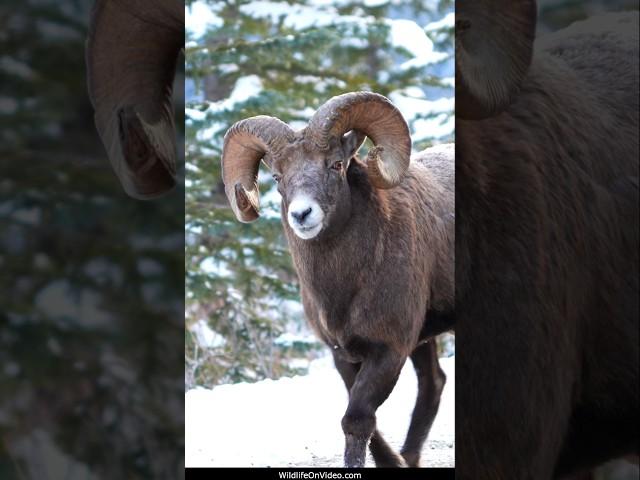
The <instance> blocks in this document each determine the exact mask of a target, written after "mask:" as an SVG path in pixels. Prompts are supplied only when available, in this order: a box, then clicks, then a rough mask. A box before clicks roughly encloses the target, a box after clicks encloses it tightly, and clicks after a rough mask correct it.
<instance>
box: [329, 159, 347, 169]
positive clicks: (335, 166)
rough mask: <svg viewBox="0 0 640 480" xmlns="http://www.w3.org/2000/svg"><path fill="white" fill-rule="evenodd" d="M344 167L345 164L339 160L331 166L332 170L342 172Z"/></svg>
mask: <svg viewBox="0 0 640 480" xmlns="http://www.w3.org/2000/svg"><path fill="white" fill-rule="evenodd" d="M343 165H344V163H343V162H342V161H340V160H338V161H337V162H335V163H334V164H333V165H331V168H333V169H334V170H342V167H343Z"/></svg>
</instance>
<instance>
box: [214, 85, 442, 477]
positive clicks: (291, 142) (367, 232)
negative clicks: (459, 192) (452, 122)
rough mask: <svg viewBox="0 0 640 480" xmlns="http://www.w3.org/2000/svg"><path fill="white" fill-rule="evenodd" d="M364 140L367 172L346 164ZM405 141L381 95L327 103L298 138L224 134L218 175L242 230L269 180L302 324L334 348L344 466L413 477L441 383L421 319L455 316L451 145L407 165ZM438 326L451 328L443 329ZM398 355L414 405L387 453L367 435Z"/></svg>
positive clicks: (268, 125)
mask: <svg viewBox="0 0 640 480" xmlns="http://www.w3.org/2000/svg"><path fill="white" fill-rule="evenodd" d="M365 136H366V137H369V138H370V139H371V140H372V141H373V143H374V145H375V147H374V148H372V149H371V150H370V151H369V155H368V157H367V160H366V162H362V161H360V160H359V159H358V158H357V157H355V156H354V155H355V154H356V152H357V151H358V149H359V147H360V145H361V144H362V143H363V141H364V139H365ZM410 152H411V139H410V137H409V129H408V127H407V124H406V123H405V121H404V119H403V118H402V115H401V114H400V112H399V111H398V110H397V109H396V108H395V107H394V106H393V105H392V104H391V103H390V102H389V101H388V100H387V99H386V98H385V97H383V96H381V95H377V94H374V93H367V92H358V93H349V94H345V95H340V96H338V97H334V98H333V99H331V100H329V101H328V102H327V103H325V104H324V105H323V106H322V107H320V109H319V110H318V111H317V112H316V113H315V115H314V116H313V117H312V119H311V120H310V122H309V125H308V126H307V127H306V128H305V129H303V130H301V131H298V132H294V131H293V130H291V128H289V126H287V125H286V124H285V123H283V122H281V121H280V120H278V119H277V118H273V117H266V116H259V117H253V118H249V119H246V120H242V121H240V122H237V123H236V124H235V125H233V126H232V127H231V128H230V129H229V131H228V132H227V134H226V136H225V139H224V146H223V154H222V171H223V173H222V176H223V180H224V184H225V190H226V194H227V197H228V199H229V202H230V204H231V206H232V208H233V211H234V212H235V214H236V217H237V218H238V220H240V221H242V222H251V221H253V220H255V219H256V218H258V184H257V176H258V166H259V164H260V160H261V159H262V160H263V161H264V162H265V163H266V165H267V166H268V167H269V168H270V169H271V171H272V172H273V177H274V179H275V180H276V182H277V183H278V191H279V192H280V194H281V195H282V224H283V226H284V230H285V234H286V237H287V240H288V243H289V248H290V250H291V255H292V257H293V261H294V265H295V268H296V271H297V273H298V276H299V278H300V284H301V293H302V302H303V305H304V310H305V314H306V316H307V318H308V320H309V322H310V323H311V326H312V327H313V329H314V330H315V332H316V333H317V335H318V336H319V337H320V338H321V339H322V340H323V341H324V342H325V343H326V344H327V345H328V346H329V347H330V348H331V350H332V352H333V355H334V360H335V365H336V368H337V369H338V371H339V372H340V375H341V376H342V379H343V380H344V383H345V385H346V387H347V389H348V390H349V405H348V407H347V410H346V413H345V415H344V417H343V419H342V428H343V430H344V433H345V456H344V461H345V465H346V466H348V467H361V466H363V465H364V461H365V453H366V445H367V442H368V441H369V440H371V444H370V449H371V453H372V454H373V457H374V460H375V462H376V465H378V466H402V465H404V463H405V461H406V463H407V464H408V465H410V466H417V465H418V461H419V456H420V449H421V447H422V445H423V443H424V441H425V438H426V436H427V433H428V430H429V429H430V426H431V423H432V421H433V419H434V417H435V414H436V412H437V409H438V405H439V402H440V394H441V391H442V388H443V386H444V382H445V375H444V372H443V371H442V370H441V369H440V367H439V365H438V360H437V356H436V346H435V344H434V341H429V337H430V336H431V335H432V334H433V333H434V332H433V331H432V328H431V325H430V318H431V316H433V318H434V321H436V320H437V323H438V324H439V325H440V326H439V327H438V328H449V327H450V319H451V318H452V316H453V295H454V288H453V273H454V250H453V247H454V217H453V215H454V192H453V188H454V185H453V184H454V181H453V180H454V172H453V166H454V164H453V160H454V158H453V145H448V146H440V147H434V148H433V149H431V150H426V151H425V152H424V153H422V154H420V155H418V156H416V157H415V158H414V159H413V161H411V162H410ZM442 325H447V326H445V327H442ZM407 357H411V360H412V362H413V365H414V367H415V369H416V372H417V374H418V383H419V387H418V388H419V395H418V399H417V401H416V406H415V409H414V412H413V415H412V419H411V424H410V428H409V432H408V434H407V439H406V441H405V444H404V447H403V448H402V452H401V453H402V457H403V458H404V460H403V459H402V458H400V457H399V456H398V455H396V454H395V453H394V452H393V450H392V449H391V448H390V447H389V446H388V444H387V443H386V442H385V441H384V440H383V438H382V436H381V435H380V433H379V432H378V431H377V430H376V420H375V412H376V410H377V408H378V407H379V406H380V405H381V404H382V403H383V402H384V401H385V400H386V398H387V397H388V396H389V394H390V393H391V391H392V390H393V387H394V385H395V383H396V380H397V379H398V375H399V374H400V370H401V368H402V366H403V364H404V363H405V361H406V359H407Z"/></svg>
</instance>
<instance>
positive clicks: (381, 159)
mask: <svg viewBox="0 0 640 480" xmlns="http://www.w3.org/2000/svg"><path fill="white" fill-rule="evenodd" d="M366 137H369V138H370V139H371V141H372V142H373V143H374V145H375V147H374V148H373V149H371V150H370V152H369V155H368V157H367V159H366V164H365V165H366V167H365V166H363V167H362V169H363V171H364V170H365V168H366V172H367V174H366V177H368V181H369V182H370V184H371V185H372V186H373V187H375V188H381V189H389V188H393V187H395V186H396V185H398V184H399V183H400V181H401V180H402V177H403V175H404V173H405V171H406V170H407V168H408V166H409V157H410V154H411V138H410V136H409V128H408V127H407V124H406V122H405V121H404V119H403V118H402V115H401V114H400V112H399V111H398V110H397V109H396V108H395V107H394V106H393V105H392V104H391V102H389V100H387V99H386V98H385V97H383V96H382V95H378V94H375V93H369V92H355V93H347V94H344V95H339V96H337V97H334V98H332V99H331V100H329V101H328V102H327V103H325V104H324V105H323V106H322V107H320V108H319V109H318V111H317V112H316V113H315V115H314V116H313V117H312V119H311V120H310V122H309V124H308V126H307V127H306V128H304V129H303V130H300V131H298V132H294V131H293V130H292V129H291V128H290V127H289V126H288V125H286V124H285V123H283V122H282V121H280V120H278V119H277V118H275V117H268V116H258V117H252V118H248V119H246V120H242V121H240V122H237V123H236V124H234V125H233V126H232V127H231V128H230V129H229V130H228V131H227V134H226V135H225V138H224V146H223V152H222V177H223V181H224V184H225V191H226V194H227V198H228V199H229V203H230V204H231V207H232V208H233V211H234V213H235V215H236V217H237V218H238V220H240V221H241V222H252V221H254V220H256V219H257V218H258V216H259V214H258V211H259V203H260V202H259V192H258V168H259V165H260V161H261V160H262V161H264V163H265V164H266V165H267V166H268V167H269V168H270V169H271V172H272V173H273V177H274V179H275V181H276V182H277V183H278V191H279V192H280V194H281V195H282V200H283V202H282V205H283V208H284V211H283V217H285V218H286V221H287V223H288V224H289V226H290V227H291V229H292V230H293V232H294V233H295V234H296V235H297V236H298V237H300V238H302V239H311V238H315V237H317V236H318V235H319V234H320V232H322V231H323V230H328V229H330V228H338V227H339V225H340V224H341V222H342V221H344V220H345V219H346V218H348V216H349V214H350V211H351V194H350V184H349V179H348V176H347V172H348V171H349V168H350V167H352V164H351V160H352V158H353V157H354V155H355V154H356V153H357V151H358V149H359V148H360V145H362V142H363V141H364V140H365V138H366Z"/></svg>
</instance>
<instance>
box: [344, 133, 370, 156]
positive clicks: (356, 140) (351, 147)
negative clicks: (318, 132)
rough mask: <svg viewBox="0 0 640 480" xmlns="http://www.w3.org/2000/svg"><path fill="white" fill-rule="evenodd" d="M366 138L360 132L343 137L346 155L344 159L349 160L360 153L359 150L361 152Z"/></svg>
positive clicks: (346, 134)
mask: <svg viewBox="0 0 640 480" xmlns="http://www.w3.org/2000/svg"><path fill="white" fill-rule="evenodd" d="M366 138H367V136H366V135H365V134H364V133H362V132H360V131H358V130H351V131H350V132H347V133H345V134H344V135H343V136H342V153H343V154H344V158H345V159H347V160H348V159H350V158H351V157H353V156H354V155H355V154H356V153H358V150H360V147H361V146H362V144H363V143H364V141H365V139H366Z"/></svg>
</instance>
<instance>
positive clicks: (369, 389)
mask: <svg viewBox="0 0 640 480" xmlns="http://www.w3.org/2000/svg"><path fill="white" fill-rule="evenodd" d="M365 350H366V355H365V356H364V360H363V361H362V365H361V367H360V370H359V371H358V374H357V376H356V380H355V383H354V384H353V386H352V387H351V391H350V395H349V406H348V407H347V411H346V413H345V415H344V417H343V418H342V430H343V431H344V435H345V450H344V465H345V467H348V468H361V467H364V461H365V456H366V450H367V442H368V441H369V439H370V438H371V435H372V434H373V432H374V431H375V428H376V410H377V409H378V407H379V406H380V405H381V404H382V403H383V402H384V401H385V400H386V399H387V397H388V396H389V394H390V393H391V391H392V390H393V387H394V386H395V384H396V382H397V380H398V376H399V375H400V370H401V369H402V366H403V365H404V362H405V360H406V357H405V356H404V355H401V354H400V353H398V352H396V351H394V350H393V349H391V348H390V347H388V346H386V345H381V344H372V345H370V346H369V345H368V346H367V347H366V348H365Z"/></svg>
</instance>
